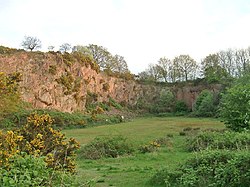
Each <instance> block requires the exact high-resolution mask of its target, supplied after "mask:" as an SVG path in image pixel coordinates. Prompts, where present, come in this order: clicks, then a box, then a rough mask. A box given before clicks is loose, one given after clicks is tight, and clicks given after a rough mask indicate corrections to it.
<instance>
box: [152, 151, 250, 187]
mask: <svg viewBox="0 0 250 187" xmlns="http://www.w3.org/2000/svg"><path fill="white" fill-rule="evenodd" d="M249 163H250V153H249V151H240V152H232V151H228V150H210V151H204V152H200V153H199V154H195V155H193V157H191V158H190V159H188V160H187V161H186V162H185V163H184V164H182V165H180V166H179V167H178V168H176V169H175V170H169V169H167V168H166V169H163V170H160V171H158V172H157V173H156V174H155V175H154V176H153V177H152V178H151V180H150V182H151V184H165V186H195V187H196V186H197V187H198V186H208V185H209V186H232V187H237V186H242V187H247V186H249V185H250V172H249V171H250V164H249Z"/></svg>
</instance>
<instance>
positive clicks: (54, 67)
mask: <svg viewBox="0 0 250 187" xmlns="http://www.w3.org/2000/svg"><path fill="white" fill-rule="evenodd" d="M49 73H51V74H52V75H55V74H56V66H55V65H50V66H49Z"/></svg>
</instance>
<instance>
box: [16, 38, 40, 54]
mask: <svg viewBox="0 0 250 187" xmlns="http://www.w3.org/2000/svg"><path fill="white" fill-rule="evenodd" d="M21 45H22V46H23V48H24V49H27V50H30V51H33V50H34V49H39V48H41V47H42V43H41V40H39V39H38V38H36V37H32V36H25V37H24V40H23V41H22V43H21Z"/></svg>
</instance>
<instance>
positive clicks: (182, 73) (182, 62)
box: [173, 55, 198, 81]
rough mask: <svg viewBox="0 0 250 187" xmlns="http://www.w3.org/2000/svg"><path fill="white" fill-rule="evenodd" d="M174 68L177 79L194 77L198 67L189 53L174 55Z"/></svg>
mask: <svg viewBox="0 0 250 187" xmlns="http://www.w3.org/2000/svg"><path fill="white" fill-rule="evenodd" d="M173 62H174V66H175V67H174V68H175V70H178V74H179V80H185V81H187V80H192V79H194V78H195V77H196V70H197V68H198V66H197V64H196V62H195V60H194V59H192V58H191V57H190V56H189V55H180V56H178V57H175V58H174V60H173Z"/></svg>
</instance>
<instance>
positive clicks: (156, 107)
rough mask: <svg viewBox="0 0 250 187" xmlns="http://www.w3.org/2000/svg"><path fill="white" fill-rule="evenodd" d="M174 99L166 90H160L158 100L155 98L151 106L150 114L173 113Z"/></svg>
mask: <svg viewBox="0 0 250 187" xmlns="http://www.w3.org/2000/svg"><path fill="white" fill-rule="evenodd" d="M174 102H175V98H174V95H173V93H172V92H171V91H170V90H168V89H166V90H162V91H161V93H160V96H159V98H156V101H155V103H154V104H153V105H152V106H151V108H150V112H151V113H164V112H173V108H174Z"/></svg>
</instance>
